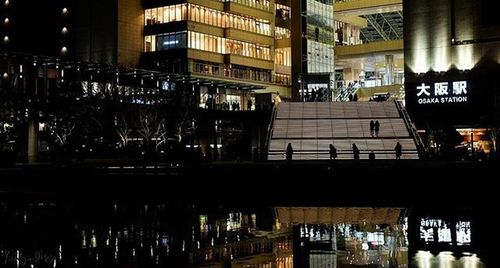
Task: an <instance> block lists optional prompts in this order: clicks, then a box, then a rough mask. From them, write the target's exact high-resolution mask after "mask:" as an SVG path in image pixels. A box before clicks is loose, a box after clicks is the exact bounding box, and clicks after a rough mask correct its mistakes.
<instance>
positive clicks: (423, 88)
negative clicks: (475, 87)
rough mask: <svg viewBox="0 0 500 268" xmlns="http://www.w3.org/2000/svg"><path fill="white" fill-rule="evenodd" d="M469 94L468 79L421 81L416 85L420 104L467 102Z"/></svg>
mask: <svg viewBox="0 0 500 268" xmlns="http://www.w3.org/2000/svg"><path fill="white" fill-rule="evenodd" d="M469 94H470V85H469V82H468V81H447V82H434V83H421V84H419V85H417V86H416V87H415V95H416V97H417V103H418V104H419V105H426V104H446V103H467V102H468V95H469Z"/></svg>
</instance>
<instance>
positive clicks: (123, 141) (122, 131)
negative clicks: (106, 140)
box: [116, 115, 132, 148]
mask: <svg viewBox="0 0 500 268" xmlns="http://www.w3.org/2000/svg"><path fill="white" fill-rule="evenodd" d="M116 133H117V134H118V137H119V138H120V147H122V148H125V147H127V146H128V140H129V137H130V135H131V134H132V128H130V127H129V124H128V122H127V119H125V116H123V115H121V116H120V117H119V119H117V122H116Z"/></svg>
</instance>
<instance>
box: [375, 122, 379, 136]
mask: <svg viewBox="0 0 500 268" xmlns="http://www.w3.org/2000/svg"><path fill="white" fill-rule="evenodd" d="M374 130H375V137H378V132H379V130H380V123H379V122H378V120H377V121H375V124H374Z"/></svg>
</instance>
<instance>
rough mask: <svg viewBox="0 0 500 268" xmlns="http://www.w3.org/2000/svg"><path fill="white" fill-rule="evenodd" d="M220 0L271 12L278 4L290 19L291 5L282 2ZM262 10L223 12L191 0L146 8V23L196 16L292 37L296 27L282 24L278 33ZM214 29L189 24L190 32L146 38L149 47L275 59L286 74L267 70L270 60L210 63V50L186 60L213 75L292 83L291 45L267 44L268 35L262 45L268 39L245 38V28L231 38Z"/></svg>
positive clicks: (227, 26)
mask: <svg viewBox="0 0 500 268" xmlns="http://www.w3.org/2000/svg"><path fill="white" fill-rule="evenodd" d="M219 1H220V2H224V3H234V4H236V5H244V6H248V7H251V8H254V9H256V10H263V11H269V12H270V13H271V12H272V11H274V8H275V7H276V6H280V10H281V11H282V12H281V17H282V19H283V20H288V19H290V14H291V13H290V7H287V6H284V5H279V4H277V5H276V6H275V5H274V4H271V2H270V1H268V0H219ZM235 7H236V6H235ZM258 14H261V15H262V13H258V12H257V13H256V15H253V16H247V15H245V14H241V13H238V12H233V11H232V8H229V9H226V11H222V10H218V9H215V8H211V7H206V6H203V4H202V5H197V4H192V3H179V4H172V5H168V6H162V7H156V8H150V9H146V10H145V13H144V25H145V26H153V25H160V24H167V23H172V22H179V21H191V22H196V23H201V24H205V25H210V26H213V27H217V28H223V29H237V30H240V31H242V32H245V33H246V32H248V33H254V34H260V35H265V36H270V37H275V39H283V38H290V37H291V31H290V30H289V29H286V28H279V29H278V32H275V25H274V20H270V19H269V16H268V15H266V16H263V17H265V18H266V19H263V18H258V16H259V15H258ZM196 27H198V26H196ZM156 29H161V28H148V31H150V30H152V31H154V30H156ZM167 31H168V30H167ZM219 32H220V31H219ZM210 33H211V32H206V31H203V32H200V31H199V30H198V31H197V30H195V29H191V30H189V29H186V30H185V31H180V32H179V31H178V32H173V33H164V32H163V33H155V34H147V35H146V36H145V37H144V51H145V52H156V51H164V50H173V49H186V48H188V49H195V50H200V51H206V52H211V53H216V54H222V55H237V56H243V57H248V58H253V59H260V60H266V61H275V63H276V66H281V67H277V68H280V72H282V73H275V72H273V70H272V69H268V68H269V67H268V66H269V65H265V64H263V63H262V62H260V63H258V62H256V66H255V67H254V66H240V65H235V64H234V63H233V61H232V60H231V63H230V62H225V63H220V62H211V60H210V57H211V56H210V54H208V53H206V54H205V55H207V57H206V59H205V58H203V56H201V57H202V58H199V57H200V55H203V54H197V55H199V56H198V57H197V58H196V59H191V58H189V59H187V61H186V65H187V68H186V70H187V71H188V72H193V73H199V74H207V75H212V76H220V77H228V78H236V79H243V80H252V81H259V82H266V83H277V84H284V85H289V84H290V81H291V79H290V77H291V75H290V74H289V73H288V72H287V68H288V67H289V66H291V47H287V48H276V49H275V47H274V45H272V44H268V43H267V40H266V39H262V40H266V41H265V42H266V43H265V45H263V44H262V42H264V41H262V42H259V41H257V42H254V41H252V40H254V39H255V36H252V35H248V36H246V37H244V34H245V33H235V34H234V37H230V38H227V37H224V36H223V35H221V34H210ZM242 34H243V35H242ZM240 36H241V38H240ZM259 38H260V37H259ZM243 40H245V41H243ZM212 56H213V55H212ZM165 60H166V61H167V62H168V61H169V59H165ZM226 60H227V58H225V61H226ZM260 65H261V66H260ZM257 66H258V67H257ZM271 66H272V65H271Z"/></svg>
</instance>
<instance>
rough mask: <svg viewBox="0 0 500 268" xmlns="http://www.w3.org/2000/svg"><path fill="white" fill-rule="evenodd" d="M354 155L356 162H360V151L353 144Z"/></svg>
mask: <svg viewBox="0 0 500 268" xmlns="http://www.w3.org/2000/svg"><path fill="white" fill-rule="evenodd" d="M352 154H353V156H354V160H356V161H357V160H359V149H358V146H356V144H355V143H353V144H352Z"/></svg>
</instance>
